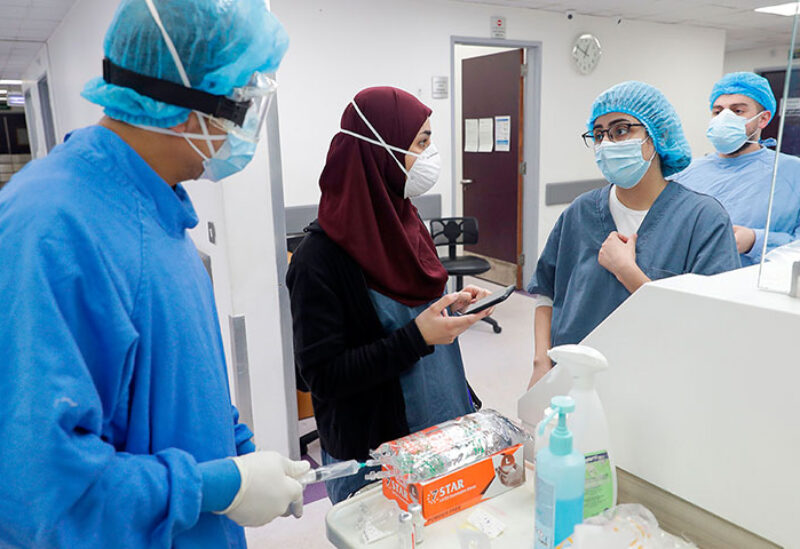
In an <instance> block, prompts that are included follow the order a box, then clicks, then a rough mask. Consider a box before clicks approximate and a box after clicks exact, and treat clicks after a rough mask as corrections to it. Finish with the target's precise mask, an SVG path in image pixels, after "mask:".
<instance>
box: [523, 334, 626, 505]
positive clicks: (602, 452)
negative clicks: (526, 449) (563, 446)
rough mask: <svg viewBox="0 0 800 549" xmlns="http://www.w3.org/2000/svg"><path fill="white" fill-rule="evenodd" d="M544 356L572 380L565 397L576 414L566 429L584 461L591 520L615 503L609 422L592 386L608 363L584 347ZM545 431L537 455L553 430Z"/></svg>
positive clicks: (563, 348) (565, 347) (556, 350)
mask: <svg viewBox="0 0 800 549" xmlns="http://www.w3.org/2000/svg"><path fill="white" fill-rule="evenodd" d="M547 354H548V356H549V357H550V358H551V359H552V360H553V361H554V362H557V363H558V364H559V368H565V371H567V372H569V374H570V376H571V377H572V389H571V390H570V391H569V395H568V396H570V397H571V398H572V399H573V400H574V401H575V412H574V413H573V414H571V415H570V416H569V419H568V420H567V427H568V428H569V430H570V432H571V433H572V436H573V439H574V447H575V449H576V450H577V451H578V452H580V453H581V454H583V456H584V458H585V460H586V482H585V487H586V490H585V493H584V499H583V518H588V517H593V516H595V515H599V514H600V513H602V512H603V511H605V510H607V509H611V508H612V507H614V505H616V504H617V469H616V467H614V460H613V454H612V451H611V439H610V436H609V432H608V421H607V420H606V414H605V410H604V409H603V404H602V402H600V396H599V395H598V394H597V389H596V387H595V375H596V374H598V373H600V372H603V371H605V370H607V369H608V361H607V360H606V357H604V356H603V355H602V354H601V353H600V352H599V351H597V350H595V349H592V348H591V347H587V346H585V345H560V346H558V347H554V348H552V349H550V351H548V353H547ZM542 422H543V423H544V422H545V420H542ZM540 426H541V425H540ZM537 427H538V426H537ZM549 427H550V426H548V428H549ZM548 428H546V429H545V430H544V436H537V438H536V451H537V452H538V451H539V450H541V449H542V448H546V447H547V445H548V437H549V434H550V431H552V428H550V429H548ZM537 434H538V433H537Z"/></svg>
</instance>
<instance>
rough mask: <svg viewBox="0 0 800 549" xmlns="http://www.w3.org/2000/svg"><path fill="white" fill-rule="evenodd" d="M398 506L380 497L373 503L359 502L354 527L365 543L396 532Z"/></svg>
mask: <svg viewBox="0 0 800 549" xmlns="http://www.w3.org/2000/svg"><path fill="white" fill-rule="evenodd" d="M399 513H400V508H399V507H398V506H397V504H396V503H395V502H394V501H391V500H388V499H384V498H380V499H379V500H378V502H377V504H375V505H366V504H365V503H361V504H359V507H358V518H357V522H356V528H358V530H359V532H361V542H362V543H364V544H365V545H368V544H370V543H374V542H376V541H378V540H382V539H383V538H387V537H389V536H393V535H396V534H397V527H398V520H397V517H398V515H399Z"/></svg>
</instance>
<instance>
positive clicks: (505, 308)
mask: <svg viewBox="0 0 800 549" xmlns="http://www.w3.org/2000/svg"><path fill="white" fill-rule="evenodd" d="M465 284H476V285H478V286H483V287H485V288H487V289H490V290H493V291H494V290H495V289H497V288H499V286H497V285H495V284H492V283H489V282H485V281H483V280H477V279H466V280H465ZM533 303H534V301H533V299H532V298H530V297H529V296H527V295H524V294H520V293H515V294H514V295H512V296H511V297H510V298H509V299H508V300H507V301H506V302H504V303H503V304H501V305H499V306H497V308H496V309H495V313H494V318H495V319H496V320H497V321H498V322H499V323H500V326H502V327H503V331H502V332H501V333H499V334H495V333H494V332H493V331H492V327H491V326H489V325H488V324H486V323H484V322H479V323H478V324H477V325H475V326H473V327H472V328H470V329H469V330H468V331H467V332H466V333H464V334H463V335H462V336H461V337H460V338H459V342H460V345H461V354H462V356H463V359H464V367H465V368H466V371H467V379H469V382H470V384H471V385H472V387H473V389H474V390H475V392H476V393H477V395H478V396H479V397H480V399H481V400H482V401H483V405H484V407H485V408H494V409H495V410H497V411H499V412H500V413H502V414H505V415H507V416H509V417H512V418H513V417H516V415H517V399H519V397H520V396H522V394H523V393H524V392H525V390H526V388H527V385H528V380H529V379H530V376H531V370H532V368H533ZM312 429H313V420H304V421H303V422H301V424H300V433H306V432H308V431H310V430H312ZM308 453H309V455H310V456H311V457H312V458H313V459H314V460H315V461H317V462H318V463H319V462H321V458H320V456H319V441H315V442H313V443H312V444H310V445H309V451H308ZM330 508H331V504H330V501H329V500H328V499H322V500H320V501H316V502H314V503H312V504H310V505H306V507H305V511H304V514H303V518H302V519H300V520H296V519H294V518H279V519H277V520H275V521H274V522H272V523H271V524H268V525H266V526H264V527H262V528H248V529H247V540H248V544H249V547H250V548H251V549H267V548H281V549H283V548H295V547H297V548H302V549H322V548H326V549H327V548H330V547H332V545H331V544H330V543H328V541H327V539H326V538H325V514H326V513H327V512H328V510H329V509H330ZM431 549H433V548H431Z"/></svg>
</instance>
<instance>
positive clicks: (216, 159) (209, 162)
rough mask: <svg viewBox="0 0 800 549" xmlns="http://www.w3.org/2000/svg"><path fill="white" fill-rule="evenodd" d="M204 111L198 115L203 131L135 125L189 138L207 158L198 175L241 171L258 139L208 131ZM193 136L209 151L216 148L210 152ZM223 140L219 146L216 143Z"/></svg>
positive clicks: (208, 176) (206, 176) (212, 176)
mask: <svg viewBox="0 0 800 549" xmlns="http://www.w3.org/2000/svg"><path fill="white" fill-rule="evenodd" d="M205 116H206V115H204V114H202V113H197V119H198V121H199V123H200V127H201V128H202V130H203V133H199V134H198V133H179V132H176V131H173V130H170V129H168V128H154V127H152V126H142V125H135V126H136V127H137V128H142V129H143V130H147V131H151V132H155V133H160V134H164V135H174V136H176V137H182V138H184V139H185V140H186V142H187V143H188V144H189V146H190V147H192V149H193V150H194V152H196V153H197V154H198V156H200V158H202V159H203V173H202V174H201V175H200V176H199V177H198V179H208V180H209V181H220V180H221V179H224V178H226V177H228V176H230V175H233V174H235V173H237V172H240V171H242V170H243V169H244V167H245V166H247V165H248V164H249V163H250V161H251V160H252V159H253V156H254V155H255V152H256V143H254V142H252V141H247V140H245V139H242V138H240V137H237V136H235V135H233V134H230V133H229V134H225V135H217V134H212V133H210V132H209V131H208V125H207V123H206V121H205ZM192 140H198V141H205V142H206V147H205V148H206V151H208V152H212V154H211V156H208V154H206V152H204V151H203V149H202V148H200V147H198V146H197V145H195V144H194V142H193V141H192ZM219 141H223V143H222V145H220V147H219V148H218V149H217V148H216V147H215V146H214V143H217V142H219Z"/></svg>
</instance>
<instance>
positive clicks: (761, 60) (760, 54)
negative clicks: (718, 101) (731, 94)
mask: <svg viewBox="0 0 800 549" xmlns="http://www.w3.org/2000/svg"><path fill="white" fill-rule="evenodd" d="M788 52H789V44H786V47H774V48H758V49H755V50H740V51H731V52H726V53H725V62H724V65H723V74H727V73H729V72H740V71H750V72H756V71H760V70H763V69H777V68H785V67H786V63H787V61H788V60H789V53H788ZM794 64H795V65H798V64H800V60H795V61H794ZM709 91H710V90H709Z"/></svg>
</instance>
